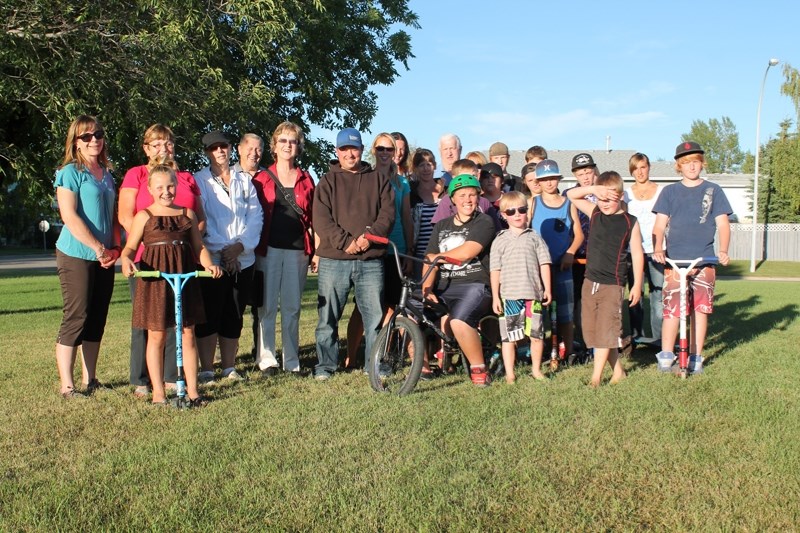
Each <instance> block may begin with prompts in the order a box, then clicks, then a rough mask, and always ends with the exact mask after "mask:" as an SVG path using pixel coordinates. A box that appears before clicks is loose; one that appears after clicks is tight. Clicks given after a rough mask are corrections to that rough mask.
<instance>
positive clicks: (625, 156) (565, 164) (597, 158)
mask: <svg viewBox="0 0 800 533" xmlns="http://www.w3.org/2000/svg"><path fill="white" fill-rule="evenodd" d="M581 153H586V154H589V155H591V156H592V159H593V160H594V162H595V164H596V165H597V169H598V170H599V171H600V172H605V171H606V170H615V171H616V172H619V174H620V176H622V179H623V180H625V181H626V182H627V181H632V178H631V173H630V172H629V171H628V161H629V160H630V158H631V156H633V154H635V153H636V150H547V155H548V157H549V158H550V159H553V160H554V161H555V162H556V163H558V169H559V170H560V171H561V174H562V175H563V176H564V178H565V181H567V182H570V181H574V180H575V177H574V175H573V174H572V158H573V157H575V156H576V155H578V154H581ZM484 155H485V156H486V159H489V152H488V151H487V152H484ZM523 166H525V151H524V150H509V161H508V166H507V169H508V171H509V172H510V173H511V174H514V175H515V176H516V175H519V173H520V170H522V167H523ZM704 177H705V178H707V179H709V180H710V181H713V182H714V183H717V184H719V185H725V186H730V187H748V186H750V184H751V183H752V181H753V175H752V174H709V175H704ZM650 179H651V180H653V181H655V182H670V183H671V182H674V181H677V180H679V179H680V176H679V175H678V173H677V172H676V171H675V162H674V161H665V160H660V161H656V160H652V159H651V160H650Z"/></svg>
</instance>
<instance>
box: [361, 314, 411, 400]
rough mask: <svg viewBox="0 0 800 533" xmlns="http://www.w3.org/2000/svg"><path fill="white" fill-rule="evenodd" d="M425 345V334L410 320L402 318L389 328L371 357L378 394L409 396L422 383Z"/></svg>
mask: <svg viewBox="0 0 800 533" xmlns="http://www.w3.org/2000/svg"><path fill="white" fill-rule="evenodd" d="M424 356H425V342H424V340H423V337H422V331H420V329H419V326H418V325H417V323H416V322H414V321H413V320H411V319H410V318H407V317H404V316H399V317H397V318H396V319H395V322H394V326H393V327H392V325H391V324H389V325H387V326H385V327H384V328H383V329H382V330H381V331H380V333H379V334H378V338H377V339H375V345H374V346H373V348H372V354H370V358H369V384H370V386H372V388H373V390H375V391H378V392H389V393H392V394H398V395H400V396H402V395H404V394H408V393H409V392H411V391H412V390H414V387H415V386H416V385H417V381H419V376H420V372H422V359H423V357H424Z"/></svg>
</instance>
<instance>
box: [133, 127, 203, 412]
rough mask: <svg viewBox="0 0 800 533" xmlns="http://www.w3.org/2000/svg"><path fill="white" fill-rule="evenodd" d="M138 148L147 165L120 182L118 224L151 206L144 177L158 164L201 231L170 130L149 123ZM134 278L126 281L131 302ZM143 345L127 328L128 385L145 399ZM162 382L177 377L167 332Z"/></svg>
mask: <svg viewBox="0 0 800 533" xmlns="http://www.w3.org/2000/svg"><path fill="white" fill-rule="evenodd" d="M142 148H143V149H144V153H145V155H146V156H147V160H148V162H147V164H146V165H140V166H138V167H133V168H132V169H130V170H129V171H128V172H127V173H126V174H125V178H124V179H123V180H122V185H120V189H119V222H120V224H121V225H122V227H123V228H124V229H125V232H126V233H129V232H130V230H131V225H132V223H133V217H134V216H135V215H136V213H138V212H139V211H141V210H142V209H147V208H148V207H150V205H151V204H152V203H153V196H152V195H151V194H150V192H149V191H148V190H147V176H148V173H149V170H150V167H151V166H153V165H155V164H158V163H166V164H168V165H170V166H173V167H174V168H175V170H176V174H177V176H178V188H177V190H176V194H175V202H174V203H175V205H177V206H180V207H186V208H188V209H191V210H192V211H194V212H195V214H196V215H197V222H198V227H199V229H200V233H201V234H202V233H203V232H204V231H205V225H206V217H205V213H204V212H203V203H202V202H200V189H199V188H198V187H197V183H196V182H195V181H194V176H192V174H191V173H189V172H184V171H180V170H177V165H176V164H175V159H174V158H175V135H174V134H173V133H172V130H171V129H170V128H169V127H167V126H164V125H163V124H153V125H152V126H150V127H149V128H147V130H146V131H145V132H144V139H143V142H142ZM143 250H144V247H143V246H139V249H138V250H137V252H136V258H135V261H136V262H137V263H138V261H139V259H140V258H141V257H142V251H143ZM137 279H138V278H130V281H129V283H130V289H131V302H132V303H133V305H136V302H134V301H133V295H134V292H135V287H136V283H137ZM146 344H147V331H146V330H142V329H135V328H132V329H131V358H130V361H131V374H130V382H131V385H133V386H134V387H136V389H135V391H134V394H136V396H139V397H145V396H147V394H148V393H149V391H150V378H149V377H148V373H147V364H146V363H145V346H146ZM164 353H165V354H166V357H165V358H164V380H165V381H166V382H167V385H168V386H170V385H174V383H175V380H176V379H177V377H178V371H177V367H176V364H175V356H174V354H175V332H174V331H168V332H167V344H166V348H165V350H164Z"/></svg>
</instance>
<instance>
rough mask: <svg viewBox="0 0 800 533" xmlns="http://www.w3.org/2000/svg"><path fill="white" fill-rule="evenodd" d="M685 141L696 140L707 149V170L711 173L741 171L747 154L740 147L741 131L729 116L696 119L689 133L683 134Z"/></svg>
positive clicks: (682, 137)
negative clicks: (703, 119) (704, 120)
mask: <svg viewBox="0 0 800 533" xmlns="http://www.w3.org/2000/svg"><path fill="white" fill-rule="evenodd" d="M681 139H682V140H684V141H695V142H698V143H700V146H702V147H703V150H705V152H706V153H705V159H706V172H708V173H709V174H734V173H736V172H739V170H740V169H741V167H742V164H743V163H744V160H745V156H744V153H743V152H742V150H741V148H739V133H738V132H737V131H736V126H735V125H734V124H733V121H732V120H731V119H730V118H728V117H722V119H721V120H718V119H716V118H712V119H709V121H708V122H703V121H702V120H695V121H694V122H692V129H691V130H690V131H689V133H684V134H683V135H682V136H681Z"/></svg>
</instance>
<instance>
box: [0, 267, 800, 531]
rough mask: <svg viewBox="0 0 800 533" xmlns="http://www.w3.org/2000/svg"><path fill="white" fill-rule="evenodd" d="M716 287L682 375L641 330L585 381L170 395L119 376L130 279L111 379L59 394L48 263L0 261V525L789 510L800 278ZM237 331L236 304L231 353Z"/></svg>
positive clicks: (355, 382) (106, 375)
mask: <svg viewBox="0 0 800 533" xmlns="http://www.w3.org/2000/svg"><path fill="white" fill-rule="evenodd" d="M314 282H315V279H314V278H313V277H312V278H309V290H308V291H307V292H306V294H305V299H304V310H303V313H304V315H303V322H302V326H301V329H302V333H301V343H302V344H304V345H305V358H304V360H303V363H304V365H305V366H309V365H311V364H313V359H312V358H313V344H312V342H313V333H314V325H315V319H316V311H315V305H316V298H315V294H314V292H313V291H314ZM717 293H718V300H717V308H716V310H715V314H714V315H713V317H712V320H711V328H710V333H709V342H708V352H707V355H708V356H709V361H708V364H707V367H706V371H705V374H703V375H702V376H696V377H692V378H690V379H688V380H686V381H680V380H678V379H677V378H673V377H672V376H668V375H662V374H659V373H658V372H657V371H656V369H655V366H654V364H653V362H654V358H653V351H652V350H651V351H648V350H641V349H640V350H637V352H635V353H634V356H633V357H632V358H630V359H627V360H626V361H625V365H626V367H627V369H628V371H629V374H630V375H629V378H628V379H627V380H625V381H624V382H622V383H620V384H619V385H616V386H608V385H606V386H603V387H601V388H600V389H599V390H591V389H589V388H588V387H587V386H586V382H587V381H588V378H589V373H590V370H589V368H587V367H580V368H573V369H568V370H564V371H561V372H559V373H558V374H557V375H556V376H555V378H554V379H551V380H549V381H547V382H545V383H536V382H534V381H533V380H532V379H530V378H528V377H521V378H520V380H519V381H518V383H517V384H516V385H515V386H508V385H505V384H502V383H496V384H494V385H493V386H492V387H490V388H489V389H486V390H479V389H476V388H474V387H473V386H471V385H470V384H469V383H467V382H466V380H465V378H464V377H463V376H454V377H449V378H445V379H440V380H435V381H433V382H430V383H423V384H420V386H419V387H418V390H417V391H416V392H415V393H414V394H411V395H410V396H408V397H405V398H397V397H387V396H385V395H380V394H376V393H373V392H372V391H371V390H370V389H369V387H368V385H367V379H366V376H363V375H359V374H355V373H353V374H337V375H336V376H335V377H334V378H333V379H332V380H331V381H330V382H327V383H317V382H314V381H313V380H311V379H295V378H290V377H284V376H281V377H278V378H276V379H262V378H260V377H259V376H258V375H257V374H256V373H254V372H248V373H247V374H248V376H249V377H250V381H248V382H246V383H242V384H236V385H217V386H215V387H213V388H212V389H211V390H210V392H211V394H212V395H213V400H214V401H212V402H211V404H210V405H209V406H208V407H207V408H205V409H202V410H198V411H193V412H176V411H173V410H169V409H159V408H153V407H151V406H149V405H147V404H146V403H145V402H143V401H139V400H136V399H134V397H133V395H132V394H131V390H132V389H131V388H130V387H129V386H128V385H127V381H128V379H127V376H128V339H127V336H128V333H129V324H130V303H129V298H128V290H127V282H126V281H125V280H124V279H122V278H118V280H117V285H116V289H115V295H114V300H113V303H112V306H111V311H110V318H109V324H108V327H107V330H106V339H105V340H104V343H103V349H102V353H101V359H100V364H99V377H100V379H101V381H103V382H107V383H110V384H111V385H112V386H113V387H114V388H113V389H111V390H103V391H100V392H98V393H97V394H96V395H95V396H94V397H93V398H91V399H88V400H85V401H70V402H66V401H63V400H62V399H61V398H60V397H59V396H58V394H57V378H56V370H55V363H54V357H53V343H54V338H55V334H56V331H57V329H58V324H59V319H60V314H61V301H60V294H59V290H58V282H57V278H56V277H55V276H54V275H52V274H35V275H27V276H19V277H10V276H0V331H1V332H2V335H0V391H2V395H0V420H2V424H0V450H2V453H0V502H1V503H0V530H2V531H10V530H31V531H33V530H37V531H52V530H99V529H102V530H113V529H121V530H143V529H146V530H159V531H161V530H173V529H179V530H199V531H212V530H221V529H227V530H235V531H240V530H241V531H244V530H263V529H268V530H320V531H329V530H338V531H351V530H371V531H374V530H383V531H396V530H399V531H411V530H422V531H441V530H459V531H464V530H470V531H475V530H531V529H532V530H587V529H590V530H611V529H614V530H634V529H650V528H653V529H660V530H665V529H669V530H688V529H690V530H711V529H713V530H733V529H736V530H793V529H796V527H797V524H798V523H800V505H798V503H797V502H798V501H800V485H798V483H797V473H798V472H800V446H798V445H797V442H798V441H800V389H799V388H798V387H797V384H796V382H797V379H796V377H797V376H798V375H800V360H798V358H797V350H796V343H797V338H798V337H799V336H800V321H799V320H798V313H799V312H800V307H798V304H797V295H798V285H796V284H794V283H792V284H787V283H768V282H752V281H720V282H719V283H718V288H717ZM343 328H344V325H343ZM343 328H342V329H343ZM250 343H251V340H250V335H249V329H248V327H247V325H246V327H245V335H244V337H243V340H242V346H241V349H240V352H241V353H242V357H241V358H240V361H239V367H240V369H243V370H247V369H249V368H250V365H251V364H252V359H251V358H250V356H249V355H245V352H249V349H250Z"/></svg>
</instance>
